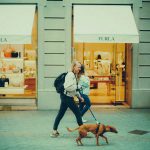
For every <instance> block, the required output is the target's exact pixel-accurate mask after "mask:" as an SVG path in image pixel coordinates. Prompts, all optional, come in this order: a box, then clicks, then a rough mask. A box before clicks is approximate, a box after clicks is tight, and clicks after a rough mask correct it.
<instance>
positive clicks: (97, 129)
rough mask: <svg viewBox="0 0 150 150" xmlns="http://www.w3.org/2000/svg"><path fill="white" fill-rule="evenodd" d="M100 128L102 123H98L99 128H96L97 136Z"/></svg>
mask: <svg viewBox="0 0 150 150" xmlns="http://www.w3.org/2000/svg"><path fill="white" fill-rule="evenodd" d="M99 127H100V123H98V126H97V128H96V134H97V133H98V131H99Z"/></svg>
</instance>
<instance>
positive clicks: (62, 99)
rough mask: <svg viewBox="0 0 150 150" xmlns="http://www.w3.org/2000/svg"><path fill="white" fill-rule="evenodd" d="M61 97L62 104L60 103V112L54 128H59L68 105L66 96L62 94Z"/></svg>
mask: <svg viewBox="0 0 150 150" xmlns="http://www.w3.org/2000/svg"><path fill="white" fill-rule="evenodd" d="M60 98H61V104H60V109H59V111H58V114H57V116H56V118H55V122H54V125H53V130H57V128H58V125H59V123H60V120H61V119H62V118H63V116H64V114H65V112H66V110H67V108H68V106H67V103H66V102H65V97H64V95H61V96H60Z"/></svg>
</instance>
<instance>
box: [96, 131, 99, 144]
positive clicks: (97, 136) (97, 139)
mask: <svg viewBox="0 0 150 150" xmlns="http://www.w3.org/2000/svg"><path fill="white" fill-rule="evenodd" d="M95 138H96V145H97V146H99V135H98V134H96V135H95Z"/></svg>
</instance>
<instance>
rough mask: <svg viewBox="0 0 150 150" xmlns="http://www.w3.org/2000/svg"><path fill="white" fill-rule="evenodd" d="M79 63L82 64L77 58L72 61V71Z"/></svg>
mask: <svg viewBox="0 0 150 150" xmlns="http://www.w3.org/2000/svg"><path fill="white" fill-rule="evenodd" d="M77 64H81V63H80V62H79V61H77V60H74V61H73V62H72V65H71V71H72V72H73V71H74V67H75V66H76V65H77Z"/></svg>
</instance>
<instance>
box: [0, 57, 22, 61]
mask: <svg viewBox="0 0 150 150" xmlns="http://www.w3.org/2000/svg"><path fill="white" fill-rule="evenodd" d="M0 60H6V61H7V60H8V61H10V60H17V61H18V60H20V61H23V60H24V59H23V58H12V57H10V58H5V57H4V58H2V57H0Z"/></svg>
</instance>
